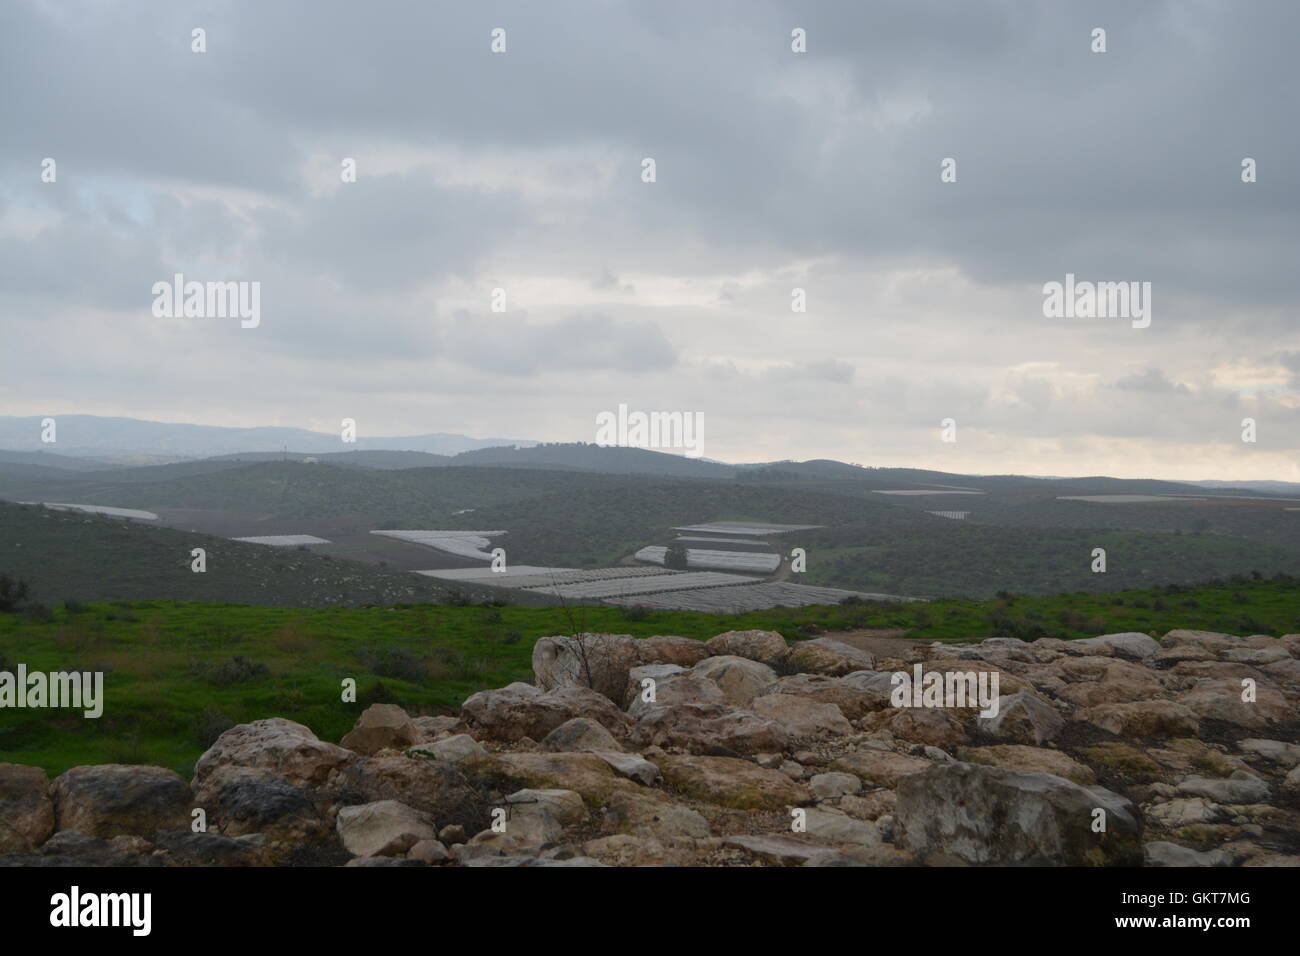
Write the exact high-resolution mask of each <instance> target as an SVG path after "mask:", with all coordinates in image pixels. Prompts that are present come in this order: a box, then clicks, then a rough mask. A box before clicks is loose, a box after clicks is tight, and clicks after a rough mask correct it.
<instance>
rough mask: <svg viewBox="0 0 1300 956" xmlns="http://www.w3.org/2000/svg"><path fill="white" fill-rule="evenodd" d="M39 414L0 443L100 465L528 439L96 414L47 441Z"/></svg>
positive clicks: (64, 424)
mask: <svg viewBox="0 0 1300 956" xmlns="http://www.w3.org/2000/svg"><path fill="white" fill-rule="evenodd" d="M43 417H44V416H35V415H33V416H27V417H15V416H0V448H3V449H7V450H9V451H15V452H31V453H37V454H50V453H57V454H58V455H65V456H71V457H77V458H98V459H101V462H100V463H99V465H98V467H102V466H103V463H104V462H105V461H107V462H110V463H113V464H119V463H120V464H156V463H160V462H162V461H167V460H171V461H175V460H177V459H181V458H212V457H218V456H222V455H235V454H240V453H256V452H280V451H282V450H283V449H286V448H287V449H290V450H292V451H295V452H300V453H304V454H322V453H330V452H347V451H361V450H377V449H382V450H385V451H416V452H426V453H428V454H434V455H456V454H459V453H460V452H463V451H471V450H473V449H476V448H490V447H492V446H494V445H524V446H527V445H532V444H535V442H531V441H527V440H521V439H511V438H469V437H468V436H466V435H457V434H448V433H444V432H433V433H431V434H427V435H406V436H398V437H391V438H369V437H366V435H365V427H364V423H362V424H361V427H360V428H359V430H358V435H357V440H356V443H355V444H353V443H348V444H344V443H343V441H342V440H341V439H340V437H339V434H338V433H333V434H330V433H327V432H314V431H309V430H307V429H305V428H281V427H278V426H265V427H260V428H225V427H222V426H218V425H189V424H184V423H179V422H150V421H143V420H141V419H138V418H104V417H101V416H99V415H53V416H50V417H52V418H54V419H55V422H56V425H57V433H56V438H57V441H56V442H54V443H53V444H46V443H43V442H42V441H41V432H42V426H41V421H42V418H43ZM141 456H143V457H145V458H147V459H149V460H145V461H141V460H135V461H130V462H123V461H121V459H123V458H136V459H138V458H139V457H141ZM25 463H26V464H41V463H42V461H41V460H40V459H33V460H30V461H28V462H25ZM61 467H63V466H62V465H61ZM74 467H75V466H74Z"/></svg>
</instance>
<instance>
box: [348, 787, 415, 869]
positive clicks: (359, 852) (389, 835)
mask: <svg viewBox="0 0 1300 956" xmlns="http://www.w3.org/2000/svg"><path fill="white" fill-rule="evenodd" d="M337 827H338V834H339V839H340V840H342V841H343V846H344V847H345V848H346V849H347V851H348V852H349V853H351V854H352V855H353V856H393V855H395V854H398V853H405V852H406V851H407V850H409V849H410V848H411V847H413V846H415V844H417V843H419V842H420V841H421V840H434V839H437V836H438V831H437V829H436V828H435V827H434V825H433V821H432V820H430V819H429V817H428V815H427V814H424V813H421V812H420V811H418V810H416V809H415V808H413V807H408V806H406V805H405V804H403V803H399V802H397V801H396V800H379V801H376V802H374V803H365V804H361V805H359V806H353V807H344V808H343V809H341V810H339V815H338V822H337Z"/></svg>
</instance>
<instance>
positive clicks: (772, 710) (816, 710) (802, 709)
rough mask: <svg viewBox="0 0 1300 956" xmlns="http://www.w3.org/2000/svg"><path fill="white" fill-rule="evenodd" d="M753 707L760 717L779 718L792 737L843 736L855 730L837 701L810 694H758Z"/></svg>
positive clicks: (751, 707) (750, 705)
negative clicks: (803, 695)
mask: <svg viewBox="0 0 1300 956" xmlns="http://www.w3.org/2000/svg"><path fill="white" fill-rule="evenodd" d="M749 709H750V710H751V711H753V712H754V713H756V714H758V715H759V716H760V717H767V718H770V719H771V720H774V721H776V722H777V723H778V724H780V725H781V726H782V727H784V728H785V730H786V731H787V732H788V733H789V734H790V735H791V736H792V737H811V736H842V735H845V734H851V733H853V725H852V724H850V723H849V722H848V720H846V719H845V717H844V714H842V713H841V712H840V709H839V708H838V707H837V706H835V705H834V704H830V703H827V704H820V703H818V702H817V701H815V700H809V699H808V698H807V697H794V696H792V695H789V694H765V695H763V696H762V697H755V698H754V699H753V700H752V701H751V702H750V704H749Z"/></svg>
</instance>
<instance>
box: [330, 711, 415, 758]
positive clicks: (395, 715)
mask: <svg viewBox="0 0 1300 956" xmlns="http://www.w3.org/2000/svg"><path fill="white" fill-rule="evenodd" d="M421 736H422V734H421V733H420V729H419V728H418V727H416V726H415V723H414V722H413V721H412V720H411V717H410V715H409V714H407V712H406V711H404V710H402V708H400V707H398V706H397V705H396V704H371V705H370V706H369V707H367V708H366V709H365V711H364V712H363V713H362V714H361V716H360V717H358V718H357V723H356V726H355V727H353V728H352V730H351V731H350V732H349V733H348V734H346V735H345V736H344V737H343V739H342V740H340V741H339V746H341V747H346V748H347V749H348V750H351V751H354V752H355V753H359V754H366V755H367V756H368V755H370V754H373V753H377V752H378V751H380V750H384V749H388V748H395V749H398V750H400V749H402V748H403V747H406V746H407V745H409V744H413V743H417V742H419V740H420V739H421Z"/></svg>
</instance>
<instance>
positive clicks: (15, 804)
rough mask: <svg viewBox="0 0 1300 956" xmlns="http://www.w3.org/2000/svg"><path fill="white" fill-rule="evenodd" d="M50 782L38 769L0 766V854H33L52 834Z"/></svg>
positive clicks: (11, 765)
mask: <svg viewBox="0 0 1300 956" xmlns="http://www.w3.org/2000/svg"><path fill="white" fill-rule="evenodd" d="M49 790H50V778H49V777H47V776H46V775H45V771H44V770H42V769H41V768H40V767H26V766H23V765H22V764H16V763H0V853H27V852H30V851H32V850H35V849H36V848H37V847H39V846H40V845H41V844H42V843H44V842H45V841H46V840H48V839H49V837H50V834H51V833H53V832H54V801H53V800H51V799H50V793H49Z"/></svg>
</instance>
